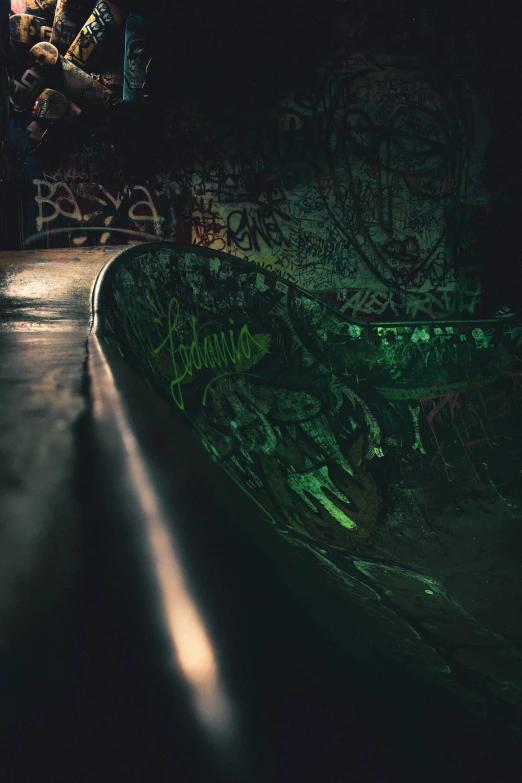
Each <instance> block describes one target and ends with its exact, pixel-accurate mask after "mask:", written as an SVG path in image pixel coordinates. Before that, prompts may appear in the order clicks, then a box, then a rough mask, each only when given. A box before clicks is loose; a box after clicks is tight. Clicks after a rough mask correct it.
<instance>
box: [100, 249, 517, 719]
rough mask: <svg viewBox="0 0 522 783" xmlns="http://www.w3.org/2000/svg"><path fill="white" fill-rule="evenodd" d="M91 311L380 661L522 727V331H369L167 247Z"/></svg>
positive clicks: (484, 327) (131, 270) (260, 276)
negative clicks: (358, 614) (331, 587)
mask: <svg viewBox="0 0 522 783" xmlns="http://www.w3.org/2000/svg"><path fill="white" fill-rule="evenodd" d="M95 310H96V319H97V320H96V333H97V336H98V339H99V340H100V342H101V343H102V344H103V345H104V349H103V350H104V353H105V355H106V356H107V357H110V356H119V357H120V359H121V358H123V359H124V360H125V362H126V363H128V365H130V366H131V367H132V368H133V369H134V371H135V372H137V373H138V374H139V375H140V376H141V378H142V379H144V380H145V381H146V383H147V384H148V385H149V386H150V387H151V388H154V389H155V390H157V391H158V392H159V393H160V394H161V395H162V396H163V398H164V400H165V401H167V402H168V403H169V404H170V406H171V408H172V409H173V410H174V411H176V412H177V413H178V415H179V416H180V417H185V419H187V420H188V421H189V422H190V424H191V425H192V427H193V429H194V431H195V432H196V433H197V435H198V437H199V439H200V441H201V443H202V444H203V445H204V447H205V448H206V450H207V452H208V453H209V454H210V455H211V457H212V459H213V460H214V461H215V462H217V464H218V465H219V466H220V467H221V468H222V469H223V470H224V471H225V472H226V473H227V474H228V475H229V476H230V477H232V478H233V479H234V481H235V482H236V484H237V485H238V486H239V487H240V488H241V489H242V490H243V491H244V493H246V494H247V495H248V496H249V497H250V498H251V499H252V500H253V501H254V502H255V503H256V504H257V507H258V508H259V509H260V510H261V511H262V512H263V514H264V517H265V520H266V525H267V526H272V527H273V528H274V529H275V530H277V531H278V532H279V533H280V534H281V536H282V538H283V539H286V542H287V544H288V546H289V547H290V546H292V547H295V548H297V549H298V550H301V551H302V553H303V557H304V558H305V559H308V560H310V561H315V563H316V566H317V569H322V570H323V571H324V573H325V575H326V576H327V577H329V578H330V580H331V581H333V582H335V583H336V584H337V585H338V586H339V587H340V589H341V591H342V592H343V593H344V595H345V596H346V599H347V602H348V603H349V604H350V605H351V606H357V607H359V608H362V609H363V611H364V614H365V615H366V617H368V618H371V622H372V623H373V624H374V626H375V628H376V629H377V630H378V633H379V634H380V638H381V642H380V644H381V645H382V651H384V653H383V654H386V655H387V656H388V655H391V656H392V657H393V658H394V659H395V660H397V661H399V662H400V663H401V664H402V665H404V666H405V667H407V668H408V669H409V670H410V671H411V670H415V671H417V672H418V673H419V674H420V675H423V676H425V677H427V678H428V679H431V680H434V681H436V682H437V683H438V684H439V685H441V686H444V687H446V688H448V689H449V690H450V691H452V692H455V693H459V694H461V696H462V697H463V698H464V700H465V701H466V703H468V704H470V705H474V706H475V708H476V709H477V710H483V709H486V708H487V709H491V710H492V714H494V715H496V716H497V717H498V719H499V720H501V721H507V722H508V723H509V724H510V725H513V726H514V725H518V726H520V723H519V721H520V707H521V705H522V654H521V653H520V642H521V641H522V638H521V630H520V624H519V623H518V621H517V619H516V618H517V617H519V616H520V615H521V611H522V584H521V581H520V565H519V564H520V558H519V554H520V542H521V538H520V524H521V520H522V481H521V471H522V448H521V447H522V415H521V414H522V362H521V360H520V358H519V356H520V351H521V348H522V327H521V324H520V322H517V321H511V322H505V323H504V322H502V321H498V320H492V321H481V322H479V321H429V322H407V323H393V324H392V323H390V324H382V323H380V324H378V325H369V324H365V323H359V322H356V321H354V320H350V319H348V318H344V317H343V316H342V315H341V314H339V313H338V312H336V311H334V310H332V309H330V308H329V307H328V306H327V305H325V304H324V303H323V302H320V301H318V300H317V299H315V298H314V297H313V296H311V295H309V294H307V293H306V292H304V291H303V290H300V289H299V288H297V287H295V286H292V285H291V284H288V283H286V282H285V281H282V280H280V279H279V278H277V277H275V276H273V275H272V274H270V273H268V272H266V271H265V270H264V269H262V268H258V267H255V266H253V265H252V264H251V263H249V262H243V261H241V260H239V259H236V258H231V257H230V256H229V255H225V254H220V253H217V252H213V251H207V250H203V249H201V248H196V247H194V246H181V245H176V244H169V243H152V244H148V245H146V246H145V245H144V246H135V247H133V248H131V249H129V250H125V251H123V252H122V253H120V254H119V255H118V256H116V257H115V258H114V259H113V260H112V261H111V263H110V264H109V265H108V266H107V267H106V268H105V269H104V271H103V273H102V275H101V277H100V279H99V281H98V284H97V289H96V293H95ZM179 448H180V449H183V444H179ZM245 525H248V520H245ZM485 705H488V706H487V707H486V706H485Z"/></svg>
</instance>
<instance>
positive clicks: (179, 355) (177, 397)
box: [153, 297, 269, 410]
mask: <svg viewBox="0 0 522 783" xmlns="http://www.w3.org/2000/svg"><path fill="white" fill-rule="evenodd" d="M179 315H180V306H179V301H178V299H176V297H172V298H171V299H170V300H169V304H168V309H167V323H168V332H167V335H166V337H165V338H164V339H163V340H162V341H161V343H160V344H159V345H158V346H157V347H156V348H154V349H153V354H154V355H155V356H157V355H158V354H159V353H160V352H161V351H162V350H163V349H164V348H168V350H169V353H170V359H171V363H172V369H173V370H174V377H173V378H172V379H171V382H170V392H171V395H172V399H173V400H174V402H175V403H176V405H177V406H178V408H180V410H184V409H185V401H184V398H183V389H182V384H183V383H184V382H185V381H187V380H192V379H194V377H195V376H196V375H197V373H198V372H200V371H201V370H204V369H205V370H209V369H213V370H214V369H216V368H219V369H222V370H226V369H227V368H229V367H230V366H232V367H233V368H234V370H233V371H232V373H230V372H226V373H220V374H219V375H218V376H216V377H215V378H213V379H212V381H210V383H212V382H213V381H215V380H217V379H218V378H219V377H222V376H223V375H229V374H243V373H245V371H246V370H247V369H249V368H250V367H251V366H252V364H256V363H257V362H258V361H259V360H260V359H261V357H262V356H263V355H264V354H266V353H268V352H269V351H268V343H269V337H268V335H256V337H257V339H256V337H254V336H253V335H252V334H251V333H250V330H249V328H248V325H247V324H244V325H243V326H242V327H241V328H240V330H239V334H238V335H237V336H236V335H235V334H234V329H229V330H228V336H227V335H226V334H225V332H224V331H223V330H222V331H220V332H213V333H211V334H207V335H204V336H203V337H202V336H201V334H200V331H201V330H200V329H198V321H197V318H196V316H195V315H193V316H192V317H191V319H190V321H191V334H192V341H191V342H190V344H189V345H186V344H184V343H182V342H179V344H177V342H176V333H177V332H179V330H180V325H179ZM154 320H155V322H156V323H157V322H158V320H159V319H157V318H155V319H154ZM229 322H230V324H231V325H232V326H233V325H234V320H233V319H232V318H229ZM267 338H268V339H267ZM256 348H257V351H256ZM254 354H257V355H256V356H254ZM252 360H254V361H253V362H252ZM210 383H209V384H207V388H208V386H209V385H210ZM205 404H206V389H205V392H204V393H203V405H205Z"/></svg>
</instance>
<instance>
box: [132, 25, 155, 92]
mask: <svg viewBox="0 0 522 783" xmlns="http://www.w3.org/2000/svg"><path fill="white" fill-rule="evenodd" d="M127 60H128V63H129V74H130V76H131V79H132V85H131V86H132V87H133V88H134V89H136V88H139V87H142V86H143V85H144V83H145V79H146V78H147V68H148V66H149V63H150V60H151V56H150V53H149V52H148V50H147V46H146V43H145V41H144V40H142V39H141V38H138V39H136V40H134V41H131V43H130V44H129V46H128V47H127Z"/></svg>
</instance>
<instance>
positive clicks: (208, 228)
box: [10, 0, 492, 320]
mask: <svg viewBox="0 0 522 783" xmlns="http://www.w3.org/2000/svg"><path fill="white" fill-rule="evenodd" d="M15 5H16V4H15ZM51 5H52V4H51ZM105 5H107V4H106V3H104V2H101V0H100V3H98V4H97V5H96V6H95V11H96V9H98V10H97V11H96V12H93V14H94V17H95V19H96V20H97V21H96V25H98V26H99V28H100V29H99V30H98V28H96V30H98V32H96V31H94V32H93V30H94V28H92V24H94V22H93V21H92V19H91V17H88V18H87V21H85V24H84V26H83V27H82V19H83V16H82V13H85V7H84V6H85V3H84V4H82V3H74V2H69V3H68V4H65V6H66V7H67V9H68V11H67V12H68V13H69V15H70V25H71V30H72V31H75V30H76V31H77V35H78V36H80V38H81V36H82V35H83V38H84V39H85V40H84V49H82V51H84V54H85V56H84V55H82V56H79V55H78V51H79V50H78V51H77V49H78V43H77V42H76V43H75V40H76V39H74V40H72V32H71V36H70V37H71V40H72V43H69V48H67V45H66V42H65V39H63V40H62V38H63V36H62V38H60V37H59V35H58V33H57V32H56V24H57V22H56V19H58V17H59V13H62V15H63V13H64V12H63V7H65V6H64V5H63V3H60V2H59V3H58V4H57V5H56V8H54V6H53V8H51V7H50V6H49V8H47V7H46V11H45V13H44V11H43V10H42V11H39V12H38V14H36V13H35V12H34V9H33V11H32V12H31V13H30V11H31V9H30V8H29V6H28V7H27V8H26V9H25V11H26V13H25V14H23V13H20V11H19V9H18V13H14V11H16V10H17V9H15V8H14V6H13V7H12V11H13V13H12V15H11V19H10V30H11V41H12V48H13V64H12V70H13V79H12V85H13V86H12V100H13V102H14V106H15V109H16V111H13V113H12V114H13V116H12V123H11V126H12V127H11V142H12V145H13V149H14V150H15V153H14V155H15V158H16V160H17V163H18V166H19V187H18V199H19V208H18V212H19V213H21V225H19V226H18V234H20V235H21V237H22V241H23V242H27V241H28V240H29V241H32V240H30V237H32V236H34V235H35V234H40V235H43V236H41V237H40V238H39V241H41V242H43V243H44V244H46V245H47V246H53V245H58V244H59V245H61V246H63V245H65V246H68V245H77V246H78V245H86V244H92V243H102V244H121V243H125V242H132V241H135V240H136V238H140V237H141V238H143V237H157V238H161V239H176V240H178V241H185V242H192V243H193V244H195V245H197V246H200V247H206V248H211V249H214V250H218V251H222V252H226V253H229V254H231V255H233V256H235V257H237V258H242V259H247V260H250V261H252V262H255V263H256V264H257V265H259V266H261V267H263V268H266V269H270V270H273V271H274V272H275V273H276V274H278V275H279V276H280V277H282V278H283V279H288V280H290V281H293V282H295V283H297V284H298V285H300V286H303V287H304V288H306V289H307V290H310V291H312V292H314V293H316V294H318V295H320V296H321V298H323V299H324V300H325V301H327V302H328V303H329V304H330V305H332V306H333V307H335V308H337V309H340V310H341V311H342V312H344V313H346V314H347V315H352V316H353V317H356V318H358V319H363V320H391V319H393V318H398V317H399V318H400V317H408V318H413V319H415V318H441V317H445V316H448V315H450V316H451V315H455V316H457V317H470V316H473V315H474V314H476V313H477V312H478V308H479V306H480V296H481V284H480V272H481V263H482V260H481V257H480V242H479V236H478V234H477V232H476V223H477V221H480V219H481V218H482V217H483V214H484V208H485V207H486V206H487V205H488V204H489V203H490V202H491V200H492V193H490V192H489V191H488V190H487V189H486V188H485V187H484V185H483V183H482V180H481V172H482V170H483V167H484V160H485V153H486V147H487V144H488V140H489V139H490V137H491V122H490V118H489V116H488V108H487V101H486V99H485V97H484V95H483V94H482V92H481V85H480V83H479V80H477V79H474V78H473V75H472V69H471V68H470V66H469V63H467V60H466V54H465V52H464V53H462V54H461V55H459V56H456V53H455V51H454V48H453V49H452V47H451V46H449V45H446V46H445V47H444V46H442V47H441V48H440V49H439V50H438V51H437V52H436V53H434V52H433V51H428V48H426V49H425V52H424V56H423V55H422V54H421V53H420V52H419V47H417V46H413V45H412V43H411V42H410V44H408V41H405V42H403V43H402V45H401V46H398V45H397V43H396V42H395V43H394V42H393V41H392V40H391V39H390V40H389V41H388V43H389V45H388V46H387V47H384V46H379V45H376V43H375V41H376V40H377V39H378V37H379V31H378V30H377V29H373V28H371V27H368V24H367V20H366V17H365V15H364V14H361V13H359V12H356V10H355V8H354V9H351V10H348V9H347V8H345V7H344V5H345V4H342V3H339V4H337V6H336V10H335V14H334V11H333V10H332V9H329V11H328V13H329V14H330V17H329V19H330V20H332V19H333V18H334V16H335V25H333V26H332V25H331V24H330V25H329V28H330V30H331V32H330V39H331V40H329V41H327V42H326V44H325V42H324V41H323V44H322V46H319V45H317V47H316V48H317V52H315V51H314V49H313V48H310V51H309V61H308V63H307V64H306V67H305V68H303V69H302V70H303V73H302V74H300V75H299V77H297V76H296V77H295V78H290V77H289V76H288V74H284V73H283V72H282V71H280V80H279V82H278V81H274V82H273V84H272V85H271V90H270V89H269V88H267V87H266V85H265V88H264V90H263V91H261V88H259V94H257V95H255V96H250V97H247V95H246V94H245V100H243V98H242V96H241V94H240V93H239V94H235V95H234V94H232V92H231V89H230V80H229V79H228V80H225V78H223V83H222V84H221V85H220V87H221V90H222V96H221V95H220V94H219V93H218V94H217V95H216V94H215V93H216V84H217V79H215V80H214V81H212V80H211V79H210V78H209V76H206V81H209V84H210V83H211V87H209V88H208V89H206V88H205V85H204V84H203V85H202V86H201V88H200V87H199V85H198V89H194V90H191V91H189V93H190V94H186V92H185V93H183V94H181V93H180V95H179V96H178V99H177V100H176V101H174V99H173V98H172V99H171V98H170V97H169V96H172V90H171V92H170V93H168V91H163V92H164V94H163V96H161V95H160V96H159V97H158V89H157V84H158V83H160V82H158V81H157V80H158V79H159V76H158V72H159V71H161V70H162V68H163V64H164V61H163V60H161V55H160V56H159V65H158V66H157V69H156V71H154V62H155V57H156V60H158V53H157V52H156V53H155V50H154V46H153V44H152V39H151V29H153V25H152V27H151V24H152V21H153V20H152V19H151V17H150V15H149V18H148V19H147V17H146V15H145V16H140V15H136V14H129V15H127V17H126V21H124V16H125V15H124V14H123V12H122V14H123V16H122V15H121V14H118V13H116V11H115V10H114V9H112V11H110V9H109V10H107V9H106V10H104V9H105ZM113 5H114V4H109V6H111V8H112V6H113ZM62 6H63V7H62ZM98 6H99V8H98ZM102 6H103V8H102ZM115 7H116V6H115ZM17 8H18V6H17ZM107 8H108V6H107ZM82 9H83V11H82ZM91 10H92V9H91ZM102 11H103V14H102ZM73 12H74V13H73ZM31 14H32V15H31ZM104 14H105V15H104ZM111 14H112V16H111ZM332 14H334V16H332ZM423 14H424V15H423V17H422V18H423V19H424V22H423V26H421V28H419V29H418V31H417V32H418V34H419V36H420V37H421V39H422V40H424V41H429V40H431V38H430V36H432V33H433V29H432V28H433V25H434V22H433V20H431V22H430V19H431V17H430V16H429V13H428V12H427V11H426V10H425V11H424V12H423ZM57 15H58V16H57ZM94 17H93V18H94ZM59 18H60V19H61V17H59ZM31 20H32V21H31ZM53 20H54V21H53ZM89 20H90V21H89ZM365 20H366V21H365ZM22 22H23V23H22ZM46 22H47V24H46ZM430 25H431V26H430ZM91 28H92V29H91ZM404 29H406V28H404ZM49 30H50V31H51V32H49ZM430 31H431V32H430ZM102 32H103V35H102ZM94 34H95V37H98V39H99V40H98V42H97V44H96V46H94V44H93V40H94V39H93V37H92V36H93V35H94ZM323 38H324V36H323ZM82 40H83V39H82ZM88 41H90V42H91V43H88ZM82 45H83V44H82ZM420 48H421V50H422V47H420ZM428 55H429V56H428ZM216 58H217V59H216V63H215V67H216V69H217V70H218V72H219V69H220V67H221V66H220V64H219V56H218V54H216ZM206 62H207V63H212V56H211V55H207V58H206ZM94 68H95V69H96V71H95V72H94ZM202 68H203V66H202ZM263 68H264V64H263V63H259V69H258V71H255V70H254V71H252V74H251V75H252V78H253V79H254V80H255V83H256V84H257V83H258V81H259V80H260V79H261V74H262V70H263ZM24 69H25V71H24ZM74 69H75V70H74ZM31 74H35V75H31ZM227 75H228V74H227ZM109 77H110V78H109ZM24 79H25V82H24ZM154 80H156V82H155V81H154ZM170 81H171V80H169V83H170ZM195 83H197V80H196V82H195ZM155 84H156V91H155V87H154V85H155ZM34 85H36V86H34ZM132 85H134V86H132ZM58 88H60V90H63V91H64V94H65V97H64V98H63V100H64V102H62V103H63V106H64V107H66V108H63V107H62V109H60V111H61V112H62V114H60V116H59V117H55V116H54V115H52V110H51V109H50V108H49V107H50V106H51V103H52V100H54V101H55V103H54V104H53V105H56V100H57V99H56V95H57V94H62V93H61V92H60V90H59V89H58ZM95 88H96V89H95ZM40 91H42V92H40ZM159 92H161V91H159ZM210 92H212V95H210V94H209V93H210ZM261 92H262V95H261ZM38 93H40V94H39V95H38ZM149 93H150V94H149ZM93 95H94V96H95V98H93V97H92V96H93ZM260 95H261V97H260ZM42 96H44V97H43V98H42ZM62 97H63V94H62ZM51 99H52V100H51ZM60 106H62V104H60ZM71 107H73V108H71ZM74 107H76V109H77V111H76V109H75V108H74ZM56 113H57V110H55V114H56ZM58 113H59V112H58ZM51 115H52V118H51ZM31 116H32V117H33V122H32V123H30V127H31V130H30V131H29V138H25V136H26V130H25V128H26V126H28V120H30V119H31ZM35 117H36V119H34V118H35ZM18 220H19V222H20V215H19V216H18ZM58 229H60V230H61V231H60V232H58V233H56V232H57V230H58ZM13 230H14V229H13ZM133 235H134V236H133Z"/></svg>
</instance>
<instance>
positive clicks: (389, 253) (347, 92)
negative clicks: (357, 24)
mask: <svg viewBox="0 0 522 783" xmlns="http://www.w3.org/2000/svg"><path fill="white" fill-rule="evenodd" d="M353 60H354V64H353V65H352V64H351V63H350V61H348V62H347V63H346V62H345V63H344V66H343V68H342V69H341V73H339V70H335V71H334V72H333V73H332V76H331V78H327V79H326V80H325V87H324V89H323V93H322V97H321V98H320V100H319V102H318V105H317V115H316V119H317V121H318V123H319V124H320V126H321V127H322V134H323V145H324V147H323V148H324V149H325V150H326V152H327V157H328V166H327V169H328V171H325V174H324V176H321V177H320V182H319V185H320V191H321V195H322V198H323V201H324V202H325V206H326V207H327V209H328V212H329V214H330V216H331V217H332V219H333V220H334V222H335V225H336V229H337V231H338V232H339V233H340V234H341V235H342V236H343V238H344V239H345V241H346V246H347V248H348V256H349V259H350V261H351V262H352V263H351V264H350V268H351V269H353V268H354V262H356V266H357V268H358V269H359V270H361V271H360V274H359V277H360V279H358V280H352V281H346V282H347V283H349V284H351V285H354V286H356V287H368V286H370V287H373V286H372V285H371V283H372V278H373V282H380V283H381V284H382V283H383V281H393V282H395V283H396V284H398V285H400V286H403V287H405V288H414V289H418V290H423V289H424V290H429V289H430V288H432V287H434V286H440V285H443V284H444V282H446V281H447V280H448V278H449V276H450V274H451V269H452V266H453V265H452V258H451V248H448V246H447V243H446V237H447V224H448V220H451V219H452V216H454V214H455V212H456V206H457V202H458V201H468V203H469V201H471V202H472V203H477V191H481V189H480V186H479V187H478V188H477V184H476V182H477V180H478V162H479V159H480V157H481V155H482V156H483V153H484V147H485V143H486V140H487V135H488V131H489V124H488V123H487V121H486V119H485V117H482V118H481V119H482V125H480V122H479V123H478V124H477V111H476V109H477V101H476V100H475V99H476V96H473V95H472V94H469V93H468V94H465V92H466V85H461V89H460V91H457V88H456V86H455V85H451V84H449V83H448V82H447V81H446V82H445V81H444V80H443V79H442V78H441V79H432V78H430V79H428V78H427V77H426V76H425V75H424V74H423V73H422V71H421V70H420V69H419V68H418V67H417V68H415V66H414V65H408V66H404V67H402V66H399V65H390V66H386V65H385V66H382V67H377V66H375V64H373V63H370V62H369V61H368V60H366V58H365V57H364V56H363V55H360V56H357V57H354V58H353ZM355 63H356V64H355ZM462 88H464V89H462ZM473 127H474V129H475V134H474V138H473V144H472V139H471V134H470V130H471V128H473ZM477 129H478V131H479V132H478V133H477ZM480 195H482V197H485V198H486V199H487V194H485V193H484V192H483V191H481V193H479V196H480ZM468 197H469V198H468ZM347 260H348V259H347ZM347 266H348V264H347Z"/></svg>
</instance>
